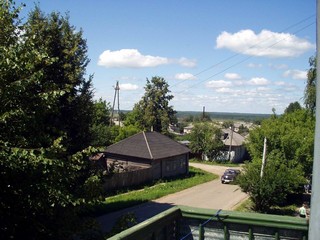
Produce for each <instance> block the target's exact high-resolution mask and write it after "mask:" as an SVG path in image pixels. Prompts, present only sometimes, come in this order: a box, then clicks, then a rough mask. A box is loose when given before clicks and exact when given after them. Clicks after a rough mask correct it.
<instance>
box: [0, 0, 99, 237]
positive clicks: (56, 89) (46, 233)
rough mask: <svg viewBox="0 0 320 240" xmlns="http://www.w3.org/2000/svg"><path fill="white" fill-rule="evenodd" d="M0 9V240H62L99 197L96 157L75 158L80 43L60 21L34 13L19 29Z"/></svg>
mask: <svg viewBox="0 0 320 240" xmlns="http://www.w3.org/2000/svg"><path fill="white" fill-rule="evenodd" d="M0 6H1V7H0V26H1V28H0V31H1V34H0V93H1V94H0V104H1V108H0V188H1V191H2V194H1V198H0V222H1V228H0V238H1V239H11V238H16V239H23V238H27V239H68V238H71V237H72V235H73V234H77V233H78V231H80V230H81V229H83V226H84V225H85V222H86V221H85V219H84V218H83V217H81V216H82V215H80V214H79V213H80V212H81V211H82V210H83V207H84V204H85V203H88V202H90V201H94V200H95V199H96V198H97V197H99V195H100V193H101V192H100V190H101V189H100V188H99V186H100V178H99V177H98V175H96V174H95V172H92V171H91V168H90V165H89V163H90V162H89V161H88V156H89V155H91V154H92V153H93V152H94V151H95V150H94V149H92V148H89V149H87V150H82V151H80V152H77V153H75V151H76V149H79V148H81V147H83V146H87V141H88V140H87V136H88V134H87V133H88V130H89V127H90V123H91V120H90V119H91V117H90V116H91V112H90V111H87V110H86V108H87V107H90V106H91V105H90V104H91V90H90V88H91V82H90V79H89V80H88V81H86V80H85V79H84V78H83V76H84V75H83V74H84V72H85V66H86V64H87V58H86V55H85V53H86V46H85V41H84V40H82V37H81V33H79V32H76V31H75V29H74V28H73V27H71V26H70V24H69V23H68V20H67V18H63V17H60V15H59V14H52V15H50V16H44V15H43V14H41V13H40V10H39V9H38V8H36V9H35V10H34V11H33V12H31V14H30V17H29V18H28V19H27V22H26V23H25V24H22V23H21V21H20V18H19V14H20V8H19V7H18V8H17V7H15V5H14V3H13V2H12V1H10V0H9V1H4V0H0ZM67 39H69V40H70V41H67ZM89 140H90V139H89ZM70 153H72V154H70ZM93 189H94V191H92V190H93Z"/></svg>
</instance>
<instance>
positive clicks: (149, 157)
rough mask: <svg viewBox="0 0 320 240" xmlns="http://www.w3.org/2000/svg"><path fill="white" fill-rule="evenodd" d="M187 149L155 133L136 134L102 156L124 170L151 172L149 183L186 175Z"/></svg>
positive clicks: (116, 144)
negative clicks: (120, 163) (125, 167)
mask: <svg viewBox="0 0 320 240" xmlns="http://www.w3.org/2000/svg"><path fill="white" fill-rule="evenodd" d="M189 152H190V149H189V148H188V147H187V146H185V145H183V144H181V143H179V142H177V141H174V140H172V139H171V138H169V137H167V136H165V135H162V134H161V133H158V132H140V133H138V134H135V135H133V136H131V137H128V138H126V139H124V140H122V141H120V142H117V143H115V144H113V145H110V146H108V147H107V149H106V150H105V151H104V156H105V158H106V161H107V163H108V162H110V161H118V162H123V163H124V164H125V165H128V166H136V167H138V166H139V167H141V168H151V175H152V178H153V179H160V178H164V177H171V176H176V175H181V174H187V173H188V171H189Z"/></svg>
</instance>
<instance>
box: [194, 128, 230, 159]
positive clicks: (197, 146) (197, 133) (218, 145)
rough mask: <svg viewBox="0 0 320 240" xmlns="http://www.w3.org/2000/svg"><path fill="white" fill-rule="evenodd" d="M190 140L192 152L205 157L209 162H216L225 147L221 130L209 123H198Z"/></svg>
mask: <svg viewBox="0 0 320 240" xmlns="http://www.w3.org/2000/svg"><path fill="white" fill-rule="evenodd" d="M188 138H189V140H190V149H191V151H192V152H194V153H198V154H201V155H205V156H207V157H208V158H209V160H215V159H216V158H217V157H218V156H219V155H220V154H221V150H222V149H223V147H224V144H223V142H222V140H221V130H220V129H219V128H217V127H215V126H213V125H212V123H209V122H203V123H196V124H195V125H194V127H193V128H192V131H191V133H190V134H189V137H188Z"/></svg>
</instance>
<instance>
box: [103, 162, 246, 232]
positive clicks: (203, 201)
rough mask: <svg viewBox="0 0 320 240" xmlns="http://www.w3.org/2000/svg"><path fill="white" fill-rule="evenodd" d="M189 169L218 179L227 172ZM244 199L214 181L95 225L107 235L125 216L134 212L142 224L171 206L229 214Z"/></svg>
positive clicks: (238, 192)
mask: <svg viewBox="0 0 320 240" xmlns="http://www.w3.org/2000/svg"><path fill="white" fill-rule="evenodd" d="M190 166H193V167H196V168H200V169H202V170H205V171H208V172H212V173H215V174H217V175H219V176H221V175H222V174H223V172H224V171H225V169H227V168H228V167H223V166H214V165H206V164H201V163H190ZM246 198H247V195H246V194H245V193H243V192H241V190H240V188H239V187H238V186H237V185H232V184H222V183H221V182H220V177H219V178H218V179H216V180H213V181H210V182H207V183H203V184H200V185H198V186H195V187H192V188H188V189H186V190H183V191H180V192H177V193H173V194H170V195H168V196H165V197H162V198H159V199H156V200H154V201H151V202H148V203H144V204H140V205H138V206H134V207H131V208H128V209H124V210H121V211H118V212H114V213H110V214H106V215H103V216H101V217H99V218H98V221H99V223H100V224H101V227H102V229H103V231H105V232H107V231H109V230H110V229H111V227H112V226H113V224H114V223H115V221H116V219H118V218H119V217H120V216H122V215H123V214H125V213H128V212H133V213H134V214H135V215H136V217H137V221H138V222H142V221H144V220H145V219H148V218H150V217H153V216H154V215H156V214H158V213H160V212H162V211H164V210H166V209H169V208H171V207H172V206H174V205H185V206H190V207H199V208H210V209H217V210H218V209H224V210H232V209H233V208H234V207H235V206H236V205H237V204H239V203H240V202H242V201H243V200H245V199H246Z"/></svg>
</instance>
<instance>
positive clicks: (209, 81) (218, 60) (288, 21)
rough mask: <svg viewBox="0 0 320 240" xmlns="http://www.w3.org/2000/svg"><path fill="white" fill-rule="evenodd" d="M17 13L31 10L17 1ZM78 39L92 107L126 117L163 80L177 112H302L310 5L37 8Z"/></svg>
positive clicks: (169, 2) (165, 0) (64, 1)
mask: <svg viewBox="0 0 320 240" xmlns="http://www.w3.org/2000/svg"><path fill="white" fill-rule="evenodd" d="M24 2H25V3H26V4H27V7H26V8H25V9H24V10H23V12H24V13H26V12H27V11H28V9H30V8H32V7H33V6H34V4H33V1H24ZM38 2H39V4H40V8H41V9H42V10H43V11H44V12H46V13H50V12H52V11H59V12H61V13H65V12H69V15H70V22H71V24H72V25H74V26H75V27H76V28H77V29H80V28H82V30H83V32H84V38H86V39H87V45H88V57H89V58H90V59H91V62H90V64H89V65H88V67H87V73H88V74H94V79H93V87H94V92H95V98H96V99H98V98H100V97H101V98H102V99H104V100H106V101H107V102H110V103H111V104H112V102H113V98H114V88H113V87H114V86H115V84H116V82H117V81H119V84H120V108H121V109H122V110H131V109H132V107H133V106H134V104H135V103H137V102H138V101H139V100H140V99H141V97H142V96H143V94H144V86H145V85H146V79H147V78H148V79H151V78H152V77H153V76H160V77H163V78H164V79H165V80H166V81H167V82H168V84H169V89H170V90H171V94H172V95H173V96H174V98H173V100H172V101H171V102H170V104H171V105H172V106H173V107H174V109H175V110H178V111H202V109H203V107H205V109H206V111H210V112H239V113H272V108H275V109H276V112H277V113H282V112H283V111H284V109H285V108H286V107H287V106H288V104H289V103H291V102H295V101H299V102H301V103H303V92H304V88H305V83H306V71H307V70H308V69H309V57H311V56H313V55H314V54H315V51H316V50H315V49H316V46H315V44H316V24H315V21H316V0H281V1H278V0H269V1H257V0H241V1H240V0H198V1H196V0H184V1H182V0H180V1H178V0H162V1H155V0H140V1H138V0H136V1H133V0H117V1H115V0H114V1H107V0H106V1H102V0H101V1H98V0H92V1H83V0H77V1H76V0H55V1H49V0H39V1H38Z"/></svg>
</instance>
